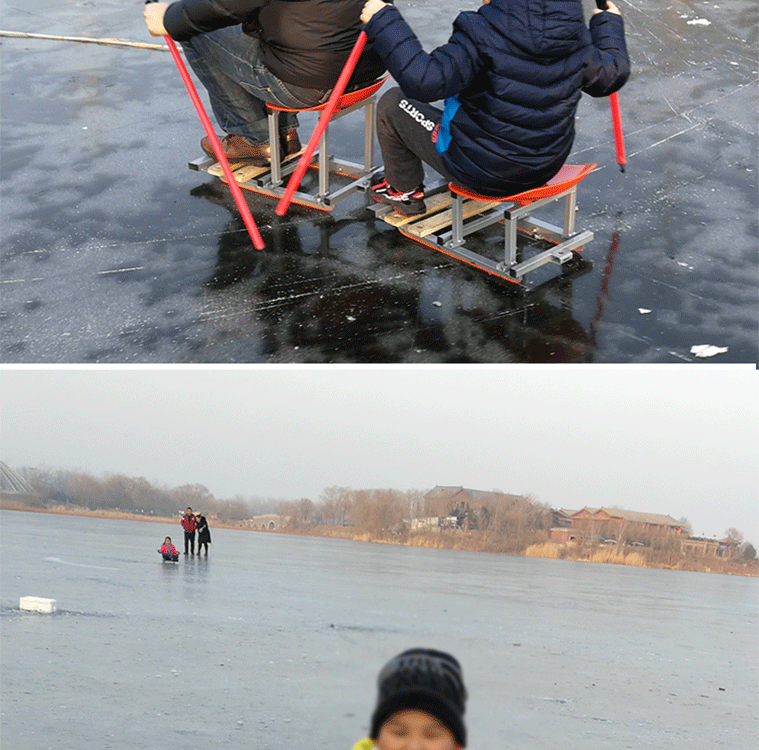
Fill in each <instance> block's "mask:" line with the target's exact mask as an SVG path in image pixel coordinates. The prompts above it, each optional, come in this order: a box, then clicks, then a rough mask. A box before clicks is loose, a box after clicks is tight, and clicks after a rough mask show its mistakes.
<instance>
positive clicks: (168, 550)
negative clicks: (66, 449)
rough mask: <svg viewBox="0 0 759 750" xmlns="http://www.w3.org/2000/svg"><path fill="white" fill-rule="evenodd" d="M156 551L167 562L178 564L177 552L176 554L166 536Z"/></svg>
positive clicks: (169, 538)
mask: <svg viewBox="0 0 759 750" xmlns="http://www.w3.org/2000/svg"><path fill="white" fill-rule="evenodd" d="M158 551H159V552H160V553H161V554H162V555H163V559H164V560H166V561H167V562H178V560H179V552H177V548H176V547H175V546H174V545H173V544H172V543H171V537H170V536H167V537H166V539H164V540H163V544H162V545H161V547H160V549H159V550H158Z"/></svg>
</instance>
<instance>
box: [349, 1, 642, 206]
mask: <svg viewBox="0 0 759 750" xmlns="http://www.w3.org/2000/svg"><path fill="white" fill-rule="evenodd" d="M361 20H362V21H363V22H364V24H365V31H366V34H367V36H368V38H369V40H370V41H371V42H372V47H373V49H374V51H375V52H376V53H377V54H378V55H379V56H380V58H381V59H382V61H383V62H384V63H385V65H386V66H387V69H388V71H389V72H390V73H391V74H392V76H393V78H394V79H395V80H396V82H397V83H398V85H399V86H400V88H394V89H391V90H389V91H388V92H387V93H385V94H384V95H383V96H382V98H381V99H380V101H379V103H378V106H377V139H378V140H379V144H380V148H381V150H382V158H383V161H384V164H385V173H384V176H382V175H379V176H378V178H376V179H375V182H374V183H373V185H372V189H371V191H370V194H371V195H372V197H373V198H374V199H375V200H376V201H378V202H380V203H385V204H387V205H390V206H393V208H394V209H395V210H396V211H397V212H398V213H401V214H404V215H407V216H411V215H415V214H420V213H424V211H425V203H424V184H423V179H424V164H423V162H426V163H427V164H429V165H430V166H431V167H432V168H433V169H434V170H435V171H437V172H440V173H441V174H442V175H443V176H444V177H445V178H446V179H447V180H448V181H451V182H455V183H456V184H458V185H461V186H462V187H466V188H469V189H471V190H473V191H475V192H478V193H484V194H486V195H493V196H506V195H513V194H515V193H519V192H522V191H523V190H529V189H532V188H536V187H540V186H541V185H543V184H545V183H546V182H547V181H548V180H550V179H551V178H552V177H553V176H554V175H556V173H557V172H558V171H559V169H560V168H561V166H562V165H563V164H564V162H565V161H566V159H567V157H568V155H569V152H570V151H571V149H572V143H573V141H574V135H575V124H574V120H575V112H576V110H577V105H578V103H579V101H580V98H581V96H582V93H583V92H584V93H586V94H589V95H590V96H594V97H598V96H608V95H610V94H612V93H614V92H615V91H617V90H619V89H620V88H622V86H623V85H624V83H625V82H626V81H627V78H628V76H629V74H630V64H629V61H628V58H627V49H626V46H625V35H624V26H623V22H622V16H621V14H620V12H619V10H618V9H617V7H616V5H614V4H613V3H612V2H609V3H608V10H606V11H599V10H594V11H593V16H592V18H591V20H590V27H589V28H588V26H586V24H585V20H584V18H583V8H582V2H581V0H484V2H483V5H482V7H480V8H479V9H478V10H477V11H464V12H462V13H460V14H459V15H458V16H457V17H456V19H455V20H454V22H453V33H452V35H451V37H450V39H449V41H448V42H447V43H446V44H444V45H442V46H440V47H438V48H437V49H434V50H433V51H432V52H431V53H429V54H428V53H426V52H425V51H424V50H423V49H422V46H421V44H420V42H419V40H418V39H417V37H416V35H415V34H414V32H413V31H412V30H411V28H410V27H409V25H408V24H407V23H406V22H405V21H404V20H403V18H402V16H401V14H400V11H399V10H398V9H397V8H395V7H394V6H392V5H388V4H386V3H384V2H383V0H368V2H367V3H366V4H365V5H364V8H363V11H362V12H361ZM440 99H445V109H443V110H441V109H439V108H438V107H435V106H432V105H431V104H429V102H433V101H437V100H440Z"/></svg>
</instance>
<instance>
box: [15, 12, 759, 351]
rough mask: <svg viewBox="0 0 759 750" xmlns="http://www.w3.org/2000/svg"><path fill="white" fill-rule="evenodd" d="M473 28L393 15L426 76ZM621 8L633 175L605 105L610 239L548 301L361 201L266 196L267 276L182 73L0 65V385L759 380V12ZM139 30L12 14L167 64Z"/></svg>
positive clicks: (602, 147)
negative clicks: (235, 370) (471, 378)
mask: <svg viewBox="0 0 759 750" xmlns="http://www.w3.org/2000/svg"><path fill="white" fill-rule="evenodd" d="M583 4H584V8H585V15H586V17H588V16H589V15H590V13H591V12H592V10H593V8H594V7H595V3H594V2H593V0H584V3H583ZM479 5H480V0H472V2H468V3H461V2H459V0H434V1H433V0H398V6H399V8H401V10H402V12H403V14H404V16H405V17H406V19H407V20H408V21H409V23H410V24H411V25H412V27H413V28H414V29H415V31H417V33H418V35H419V38H420V39H421V41H422V43H423V45H424V46H425V49H427V50H431V49H433V48H434V47H435V46H437V45H440V44H443V43H445V42H446V41H447V39H448V37H449V36H450V32H451V22H452V20H453V18H454V17H455V16H456V15H457V14H458V12H459V10H461V9H462V8H466V9H474V8H477V7H478V6H479ZM619 5H620V8H621V10H622V12H623V14H624V19H625V28H626V36H627V42H628V47H629V51H630V56H631V58H632V71H633V72H632V76H631V78H630V81H629V82H628V83H627V84H626V85H625V87H624V89H623V90H622V91H621V92H620V107H621V115H622V122H623V127H624V130H625V146H626V149H627V158H628V164H627V172H626V174H624V175H622V174H621V173H620V172H619V169H618V167H617V164H616V161H615V155H614V142H613V136H612V126H611V116H610V112H609V103H608V101H607V100H606V99H600V100H596V99H592V98H591V97H588V96H586V97H584V98H583V101H582V104H581V106H580V108H579V110H578V114H577V138H576V140H575V143H574V148H573V150H572V154H571V155H570V159H569V161H570V163H572V164H594V163H596V164H598V168H597V169H596V171H594V172H593V173H592V174H591V175H589V176H588V177H587V178H586V179H585V180H584V181H583V183H582V185H581V187H580V189H579V192H578V224H577V228H578V229H580V230H589V231H592V232H593V234H594V237H595V239H594V240H593V241H592V242H591V243H590V244H589V245H588V246H587V247H586V249H585V250H584V251H583V254H582V255H583V258H584V260H585V261H586V265H584V266H583V267H582V269H581V270H579V271H577V272H575V273H572V274H570V275H568V276H566V277H564V276H561V275H557V274H558V269H557V268H555V267H553V266H551V267H550V268H545V269H541V270H540V271H538V272H537V273H536V274H535V275H534V276H533V278H532V279H531V280H530V281H531V283H534V284H535V285H536V286H535V288H533V289H532V290H528V289H522V288H518V287H514V286H513V285H512V284H509V283H508V282H496V281H494V280H492V279H490V278H488V277H487V276H486V275H485V274H483V273H479V272H476V271H475V270H474V269H471V268H469V267H468V266H466V265H465V264H463V263H459V262H457V261H453V260H452V259H450V258H448V257H447V256H445V255H443V254H441V253H437V252H435V251H433V250H430V249H429V248H426V247H423V246H421V245H418V244H417V243H414V242H412V241H411V240H407V239H405V238H403V237H401V236H400V235H399V233H398V232H397V231H396V230H395V229H393V228H392V227H390V226H388V225H386V224H384V223H383V222H379V221H376V220H375V219H374V214H372V213H371V212H369V211H367V209H366V203H367V202H369V200H370V199H368V198H366V197H365V196H361V195H353V196H350V197H349V198H347V199H346V200H345V201H342V202H341V203H339V204H338V206H337V207H336V208H335V210H334V211H333V212H332V213H327V214H324V213H323V212H320V211H313V210H310V209H306V208H298V207H296V206H294V207H292V208H291V209H290V211H288V213H287V216H285V217H282V218H281V219H280V218H279V217H277V216H276V214H275V213H274V208H275V203H274V201H273V200H271V199H269V198H264V197H261V196H256V195H254V194H252V193H251V194H248V195H246V199H247V201H248V204H249V207H250V209H251V211H252V214H253V216H254V218H255V220H256V222H257V224H258V226H259V229H260V230H261V234H262V235H263V238H264V241H265V242H266V250H265V251H263V252H260V253H259V252H255V251H254V250H253V249H252V247H251V243H250V240H249V238H248V236H247V233H246V232H245V231H244V229H243V225H242V223H241V221H240V218H239V212H238V211H237V209H236V208H235V206H234V202H233V201H232V199H231V196H230V193H229V190H228V189H227V188H225V187H223V186H222V184H221V183H220V182H219V180H217V179H216V178H214V177H211V176H210V175H208V174H206V173H200V172H194V171H190V170H189V169H187V162H188V161H189V160H192V159H196V158H197V157H199V156H201V151H200V146H199V141H200V138H201V136H202V135H203V129H202V127H201V125H200V122H199V120H198V117H197V115H196V114H195V111H194V108H193V107H192V104H191V103H190V99H189V97H188V96H187V93H186V91H185V90H184V87H183V85H182V83H181V79H180V78H179V75H178V73H177V71H176V69H175V66H174V64H173V63H172V61H171V58H170V56H169V55H168V54H166V53H165V52H159V51H153V50H145V49H132V48H124V47H114V46H101V45H95V44H79V43H73V42H63V41H53V40H39V39H26V38H2V39H0V45H1V46H2V55H3V65H2V71H0V76H1V77H0V111H1V112H2V118H1V122H2V129H3V138H2V142H1V143H0V150H1V158H2V174H1V175H0V192H2V207H1V208H0V211H1V212H2V220H0V246H2V252H1V253H0V274H1V275H2V281H1V282H0V283H1V284H2V286H0V289H2V294H3V298H2V303H0V360H1V361H2V362H6V363H53V364H54V363H91V364H122V363H143V364H145V363H216V362H219V363H248V362H252V363H267V364H280V363H287V364H290V363H309V364H320V363H336V364H345V363H399V364H400V363H408V364H439V363H462V362H463V363H499V364H500V363H515V362H516V363H519V362H527V363H532V362H556V363H562V362H575V363H580V364H584V363H601V364H618V363H635V364H659V363H663V364H677V363H682V362H691V363H694V362H695V363H702V364H707V363H713V364H733V363H749V364H756V363H757V361H759V350H758V348H757V341H758V340H759V336H758V331H759V318H758V316H757V298H758V297H759V284H758V283H757V254H756V249H757V234H758V230H757V215H758V213H757V200H758V196H759V193H758V192H757V174H758V173H759V159H758V155H757V121H756V102H757V90H758V88H759V80H758V78H757V54H756V50H757V34H758V31H757V12H756V2H748V1H747V0H723V2H720V3H711V2H710V3H704V2H702V1H701V0H675V1H674V2H671V3H666V4H664V5H662V3H660V2H657V1H656V0H635V2H621V3H620V4H619ZM142 7H143V2H142V0H139V2H131V3H129V2H127V3H125V2H116V1H115V0H100V2H98V3H94V2H88V1H86V0H84V1H78V2H53V0H27V2H25V3H4V5H3V9H2V13H3V28H4V29H6V30H8V31H15V32H19V33H28V32H32V33H39V34H49V35H53V36H68V37H71V36H73V37H75V38H76V37H85V38H90V39H93V38H94V39H97V38H104V37H105V38H113V37H117V38H122V39H128V40H131V41H133V42H140V43H142V42H148V43H152V42H155V41H157V40H154V39H153V38H152V37H150V36H149V35H148V33H147V30H146V29H145V24H144V21H143V18H142ZM386 86H387V87H389V86H390V83H389V82H388V83H387V84H386ZM202 97H203V100H204V101H206V97H205V94H202ZM301 123H302V126H301V129H300V137H301V140H302V142H303V143H306V142H307V140H308V138H309V137H310V134H311V133H312V132H313V129H314V127H315V125H316V115H315V113H311V115H310V116H309V115H304V116H303V117H302V118H301ZM363 138H364V133H363V126H362V119H361V117H360V116H359V115H358V114H355V115H350V116H348V117H345V118H344V119H342V120H340V121H339V122H336V123H335V124H334V127H333V128H331V129H330V143H332V144H333V145H334V149H335V152H336V153H337V154H339V155H341V156H343V157H344V158H348V159H352V160H358V159H359V157H360V154H361V153H362V151H363ZM377 156H378V160H380V161H381V159H379V151H377ZM431 180H432V176H431V175H430V181H431ZM544 218H548V220H549V221H552V220H554V221H555V219H551V218H550V216H549V217H544ZM543 271H545V276H546V277H547V279H546V281H545V282H544V283H543V274H542V272H543ZM641 311H643V312H641ZM700 345H713V346H716V347H718V348H719V349H726V350H727V351H724V352H722V353H721V354H719V355H718V356H716V357H715V358H713V359H711V360H708V359H707V360H701V359H699V358H697V357H696V356H695V355H694V353H693V352H692V351H691V349H692V347H693V346H700Z"/></svg>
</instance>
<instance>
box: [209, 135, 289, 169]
mask: <svg viewBox="0 0 759 750" xmlns="http://www.w3.org/2000/svg"><path fill="white" fill-rule="evenodd" d="M279 137H280V151H281V154H282V158H286V157H288V156H292V155H293V154H297V153H298V151H300V150H301V145H300V139H299V138H298V131H297V130H295V128H293V129H292V130H288V131H287V132H286V133H280V136H279ZM219 141H220V143H221V149H222V151H223V152H224V155H225V156H226V157H227V159H229V160H230V161H244V162H247V163H248V164H253V165H256V166H261V167H264V166H268V165H269V163H270V161H271V146H269V144H268V143H250V142H249V141H247V140H246V139H245V138H243V137H242V136H240V135H225V136H224V137H223V138H220V139H219ZM200 147H201V148H202V149H203V151H205V152H206V153H207V154H208V155H209V156H213V157H214V158H215V154H214V152H213V146H211V141H210V140H209V139H208V137H205V138H203V140H201V142H200Z"/></svg>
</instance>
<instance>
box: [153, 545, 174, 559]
mask: <svg viewBox="0 0 759 750" xmlns="http://www.w3.org/2000/svg"><path fill="white" fill-rule="evenodd" d="M158 551H159V552H160V553H161V554H162V555H171V556H172V557H178V556H179V552H177V548H176V547H175V546H174V545H173V544H162V545H161V549H159V550H158Z"/></svg>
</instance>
